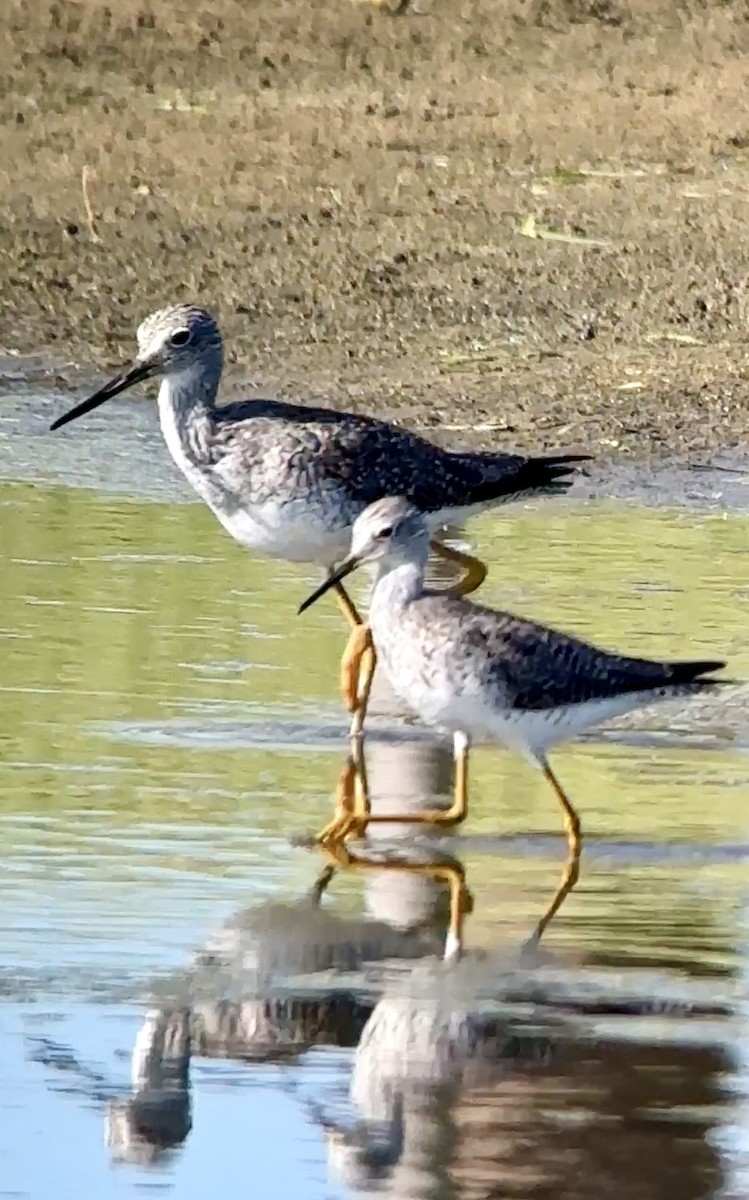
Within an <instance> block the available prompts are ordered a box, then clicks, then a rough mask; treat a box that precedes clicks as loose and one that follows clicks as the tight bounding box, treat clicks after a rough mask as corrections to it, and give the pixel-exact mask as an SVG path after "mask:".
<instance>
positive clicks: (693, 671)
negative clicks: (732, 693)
mask: <svg viewBox="0 0 749 1200" xmlns="http://www.w3.org/2000/svg"><path fill="white" fill-rule="evenodd" d="M725 665H726V664H725V663H724V662H719V661H718V660H717V659H700V660H697V661H695V662H677V663H669V664H668V667H669V678H668V682H669V683H673V684H677V685H682V684H690V683H691V684H694V685H695V687H696V688H697V689H701V688H710V687H718V686H722V685H723V684H726V683H737V682H738V681H737V680H735V679H713V678H712V675H713V672H714V671H722V670H723V669H724V667H725Z"/></svg>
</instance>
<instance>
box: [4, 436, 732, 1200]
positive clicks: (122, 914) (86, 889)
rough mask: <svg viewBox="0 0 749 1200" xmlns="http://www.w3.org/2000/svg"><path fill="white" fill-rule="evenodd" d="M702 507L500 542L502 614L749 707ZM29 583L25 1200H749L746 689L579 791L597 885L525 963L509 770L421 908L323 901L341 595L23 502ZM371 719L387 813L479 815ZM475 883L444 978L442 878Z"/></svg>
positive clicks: (525, 851) (538, 892) (575, 788)
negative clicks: (705, 672)
mask: <svg viewBox="0 0 749 1200" xmlns="http://www.w3.org/2000/svg"><path fill="white" fill-rule="evenodd" d="M71 444H73V442H72V438H71V440H70V441H66V445H68V446H69V445H71ZM84 444H88V446H89V449H90V446H91V441H90V439H89V441H88V443H86V439H85V438H84ZM133 452H134V451H133V449H132V447H131V453H133ZM144 463H147V470H146V469H145V466H144ZM144 463H141V468H142V470H141V474H143V473H145V474H146V475H149V476H150V474H151V472H153V474H154V476H156V475H158V474H159V473H160V472H162V471H163V472H166V464H165V455H164V454H163V452H162V451H161V449H160V447H158V446H157V445H156V446H152V444H151V443H148V455H147V456H146V457H145V459H144ZM100 467H101V464H100ZM8 473H10V472H9V470H8V469H7V464H6V467H5V468H3V474H6V475H7V474H8ZM26 473H27V472H24V474H26ZM89 482H90V480H89ZM139 494H140V493H139ZM678 499H679V497H674V498H673V503H672V504H671V505H670V506H663V507H659V508H657V509H655V508H647V507H643V506H634V505H626V504H624V503H622V502H616V503H613V502H611V501H606V500H604V499H593V500H582V499H581V500H579V501H576V500H575V499H571V500H570V501H568V502H565V503H557V504H554V505H545V506H541V505H538V506H533V507H527V508H522V507H521V508H519V509H515V510H513V511H512V513H511V512H510V510H507V511H506V512H505V513H504V514H502V515H501V516H498V515H496V514H495V515H490V516H487V517H485V518H483V519H482V520H481V521H477V522H476V523H475V524H474V525H472V526H471V530H470V533H471V537H472V539H474V540H475V543H476V545H477V547H478V550H479V552H480V553H481V554H482V556H484V557H485V558H486V559H487V560H488V562H489V563H490V567H491V570H490V575H489V579H488V581H487V584H486V586H485V589H484V597H483V598H486V599H487V600H488V601H489V602H491V603H495V604H501V605H505V606H507V607H510V608H514V609H516V610H518V611H522V612H523V613H525V614H527V615H532V616H536V617H539V618H542V619H546V620H549V621H552V622H554V623H557V624H559V625H562V626H564V627H567V628H569V629H571V630H574V631H577V632H579V633H581V634H583V635H589V636H591V637H594V638H595V639H596V640H598V641H600V642H601V643H603V644H608V645H611V646H615V647H621V648H622V649H626V650H629V651H632V652H634V653H638V652H641V653H644V654H650V653H652V654H657V655H663V656H664V657H665V656H672V655H673V656H696V657H722V656H725V657H726V658H727V659H728V660H729V664H730V671H731V673H732V675H734V676H735V677H736V678H739V679H741V678H749V633H748V632H747V631H748V630H749V586H748V585H747V572H746V547H747V544H749V517H747V516H745V515H741V514H734V515H731V514H730V513H729V514H726V513H724V511H723V510H722V508H721V506H720V505H719V504H718V505H715V504H713V506H712V508H710V509H707V508H704V509H695V508H692V509H691V510H689V511H687V510H686V509H683V508H679V507H677V505H676V501H677V500H678ZM0 553H1V554H2V561H1V564H0V647H1V650H0V653H1V654H2V659H1V661H2V672H1V674H0V708H1V711H2V721H1V722H0V847H1V849H0V853H1V854H2V867H3V869H2V872H1V873H0V899H1V900H2V906H1V908H0V912H1V914H2V916H1V917H0V920H1V921H2V934H3V936H2V938H1V939H0V997H1V998H2V1009H0V1062H1V1063H2V1076H3V1080H4V1085H5V1086H4V1087H3V1089H2V1093H0V1109H1V1110H2V1111H1V1112H0V1196H14V1197H15V1196H31V1197H34V1198H35V1200H36V1198H37V1197H39V1198H42V1197H48V1196H50V1197H51V1196H67V1195H71V1196H75V1197H78V1198H87V1197H92V1198H93V1197H97V1198H99V1197H107V1196H110V1195H112V1196H115V1195H120V1194H121V1195H125V1196H131V1195H132V1196H135V1195H138V1194H140V1193H141V1192H142V1191H143V1190H144V1189H148V1190H151V1189H153V1188H157V1189H159V1190H163V1191H166V1192H168V1193H169V1194H170V1195H174V1196H176V1197H179V1198H180V1200H181V1198H182V1197H184V1198H191V1197H193V1196H195V1197H198V1196H199V1197H201V1198H202V1197H205V1196H206V1195H212V1194H217V1195H221V1196H226V1197H233V1196H235V1195H236V1196H240V1195H245V1194H247V1193H248V1192H252V1193H253V1194H257V1195H262V1196H263V1197H265V1198H268V1200H272V1198H273V1197H279V1200H280V1198H281V1197H299V1198H300V1200H301V1198H304V1200H317V1198H318V1197H319V1198H320V1200H323V1198H326V1200H327V1198H329V1197H346V1196H354V1195H368V1194H373V1193H374V1192H377V1194H381V1195H389V1196H398V1197H408V1198H409V1200H417V1198H421V1197H424V1198H426V1197H430V1198H431V1197H434V1198H435V1200H436V1198H437V1197H440V1198H445V1200H450V1198H453V1197H454V1198H455V1200H483V1198H484V1197H485V1198H486V1200H489V1197H496V1196H507V1197H510V1196H518V1197H520V1196H534V1197H539V1198H541V1197H546V1196H550V1195H552V1194H553V1195H554V1196H555V1197H559V1198H565V1197H570V1198H572V1197H573V1196H574V1197H576V1198H578V1200H579V1198H581V1197H590V1198H591V1200H593V1198H594V1197H596V1198H598V1197H599V1196H600V1195H601V1194H602V1193H603V1192H604V1191H605V1192H606V1193H607V1194H608V1195H610V1196H611V1197H612V1200H629V1197H632V1200H635V1198H636V1200H647V1198H648V1197H651V1196H652V1197H656V1196H657V1197H662V1196H665V1195H669V1196H671V1195H673V1196H674V1197H679V1198H680V1200H688V1198H690V1197H695V1200H696V1198H697V1197H701V1198H702V1197H716V1198H717V1197H721V1200H723V1198H728V1197H745V1196H746V1195H747V1194H749V1167H748V1165H747V1164H748V1163H749V1157H748V1155H749V1142H748V1129H749V1125H748V1123H747V1113H748V1112H749V1108H748V1105H749V1100H748V1099H747V1080H748V1079H749V1067H748V1066H747V1045H749V1040H748V1037H749V1035H748V1034H747V1019H748V1016H747V1010H746V1001H745V998H744V997H745V992H746V971H747V918H746V900H747V888H746V880H747V859H748V858H749V827H748V825H749V822H748V820H747V815H746V814H747V802H748V801H749V756H747V748H748V747H749V725H748V723H747V705H746V699H745V693H742V690H741V689H734V690H732V691H728V692H727V693H726V694H725V696H723V697H721V698H719V699H713V698H710V699H709V700H705V701H703V702H701V703H699V704H695V705H692V706H688V705H687V706H681V707H680V706H678V705H677V706H676V707H674V706H671V707H669V708H665V707H664V708H660V709H654V710H652V711H651V712H649V713H646V714H644V715H643V716H642V717H641V718H638V719H637V720H634V721H629V722H625V723H624V724H623V725H622V726H620V727H619V728H618V729H616V730H609V731H607V732H605V733H604V732H603V731H601V732H599V733H595V734H593V735H592V736H591V737H590V738H587V739H586V740H585V741H582V742H579V743H576V744H574V745H572V746H568V747H565V748H563V749H562V750H560V751H559V753H558V754H557V756H556V766H557V769H558V772H559V774H560V776H561V777H562V779H563V780H564V782H565V784H566V785H567V787H568V790H569V791H570V793H571V795H572V796H573V798H574V799H575V800H576V802H577V803H578V805H579V809H580V812H581V815H582V819H583V826H584V830H585V834H586V845H585V853H584V857H583V864H582V877H581V881H580V883H579V885H578V887H577V888H576V889H575V891H574V892H573V893H572V894H571V895H570V896H569V897H568V898H567V900H566V902H565V903H564V905H563V907H562V909H561V910H560V912H559V914H558V916H557V918H556V920H555V922H554V923H553V924H552V926H551V927H550V928H549V930H548V931H547V933H546V936H545V938H544V940H543V942H542V945H541V948H540V949H539V950H538V951H536V952H531V951H529V949H528V947H527V945H526V939H527V938H528V936H529V934H530V933H531V931H532V930H533V928H534V926H535V923H536V922H537V920H538V919H539V917H540V916H541V914H542V913H543V911H544V909H545V907H546V905H547V903H548V902H549V901H550V899H551V897H552V895H553V893H554V890H555V887H556V884H557V880H558V878H559V875H560V872H561V871H562V868H563V865H564V860H565V849H564V841H563V837H562V834H561V827H560V820H559V814H558V811H557V809H556V807H555V803H554V799H553V797H552V796H551V795H550V793H549V792H548V790H547V788H546V786H545V785H544V783H543V780H541V779H540V778H538V777H537V776H536V775H534V773H533V772H532V771H531V770H530V769H529V768H528V767H527V766H526V765H525V764H524V763H523V762H522V761H520V760H518V759H516V758H515V757H513V756H511V755H509V754H505V753H504V752H501V751H499V750H494V749H481V750H479V751H477V752H476V753H475V754H474V756H473V760H472V763H473V766H472V772H473V773H472V780H471V812H470V817H469V821H468V822H467V824H466V826H465V828H464V830H463V831H461V832H458V833H457V834H454V835H451V836H442V837H440V838H435V837H433V838H431V839H430V838H429V837H424V836H421V837H420V838H419V839H417V842H418V849H419V857H418V864H419V865H418V869H415V870H414V869H412V870H410V871H406V870H398V869H388V870H384V869H383V870H379V871H378V870H371V869H370V870H349V869H345V868H341V869H339V870H338V871H337V873H336V874H335V875H334V876H333V878H332V880H331V881H330V885H329V887H328V889H327V891H326V893H325V895H324V897H323V899H322V902H321V905H320V907H319V908H316V907H315V906H314V904H313V903H312V901H311V899H310V898H309V891H310V889H311V888H312V887H313V885H314V882H315V880H316V878H317V877H318V876H319V874H320V872H321V871H322V870H323V868H324V866H325V862H324V860H323V858H322V856H321V855H320V854H319V853H318V852H317V851H310V850H308V849H305V848H303V847H300V846H298V845H294V844H293V839H294V838H295V837H297V836H299V835H304V834H308V833H310V832H314V831H315V830H316V829H318V828H319V827H320V826H321V825H322V824H324V822H325V821H326V820H327V819H328V816H329V814H330V808H331V798H332V795H333V792H334V789H335V787H336V783H337V781H338V779H339V776H340V775H341V772H342V770H343V769H344V767H345V741H344V737H343V733H344V722H343V719H342V714H341V711H340V706H339V702H338V696H337V691H336V674H337V668H336V660H337V655H338V654H339V652H340V649H341V646H342V642H343V637H344V634H343V631H342V629H341V626H340V622H339V618H338V616H337V614H336V612H335V610H334V609H333V607H332V605H331V606H329V607H325V606H323V605H321V606H319V607H317V608H315V609H313V610H312V611H311V612H310V613H309V614H306V615H305V617H304V618H297V617H295V616H294V612H295V609H296V605H297V603H298V602H299V601H300V600H301V599H302V598H303V596H304V595H305V592H306V590H308V589H309V585H310V582H311V581H312V580H313V578H314V576H313V575H312V574H311V573H305V571H304V570H303V569H296V568H294V569H292V568H291V567H286V566H284V565H279V564H272V565H271V564H267V563H262V562H259V561H255V560H253V559H252V558H250V557H249V556H248V555H246V554H244V553H242V552H241V551H240V550H239V549H238V548H237V547H235V546H234V545H233V544H232V543H231V542H230V540H229V539H228V538H227V537H226V536H225V535H224V534H223V532H222V531H221V530H220V528H219V527H218V526H217V525H216V524H215V522H214V521H213V519H212V517H211V515H210V514H209V513H208V512H207V511H205V510H204V509H203V508H202V507H201V506H199V505H193V504H180V503H172V502H169V503H167V502H163V503H159V502H153V501H148V502H147V501H144V500H142V499H138V498H137V495H134V496H133V498H130V499H116V498H112V496H111V495H107V494H106V493H105V492H103V491H99V490H95V489H91V490H82V489H76V488H72V487H68V486H62V485H55V486H53V485H50V484H42V483H37V484H33V483H28V482H27V483H13V482H7V483H5V484H3V485H2V486H0ZM376 707H377V710H378V714H377V715H376V718H375V720H373V722H372V726H371V729H372V732H371V736H370V738H369V743H368V748H367V769H368V775H369V783H370V787H371V791H372V799H373V805H374V807H375V810H376V809H377V806H378V805H379V807H380V810H381V811H382V810H387V811H390V810H392V809H393V808H396V807H397V808H404V807H406V806H410V807H411V808H414V809H416V808H419V807H423V806H424V805H425V804H427V803H429V802H430V801H431V800H433V798H434V795H435V794H437V795H447V793H448V791H449V786H450V762H449V757H448V756H447V754H446V751H445V749H444V747H443V746H441V745H440V744H439V743H438V742H436V741H435V740H434V739H433V738H432V737H431V735H425V733H424V731H423V730H421V729H419V727H418V726H415V725H413V724H410V723H404V721H403V719H402V716H401V715H400V714H399V713H398V711H397V709H396V708H395V707H394V705H393V703H392V701H391V699H390V698H389V697H388V696H387V694H386V693H385V691H384V689H382V688H381V689H380V694H379V697H378V700H377V705H376ZM412 834H413V831H410V832H409V829H408V827H406V828H405V829H404V828H398V827H395V826H391V827H380V830H379V832H378V833H377V834H376V835H374V834H373V835H372V837H373V839H374V837H375V836H376V837H378V838H379V839H384V840H385V843H386V844H387V846H388V847H390V848H391V849H392V847H393V842H394V841H395V840H396V839H397V843H398V845H400V847H401V853H402V856H404V857H407V855H406V850H407V849H408V848H409V847H410V846H411V845H412V844H413V838H412ZM430 847H431V849H430ZM453 859H454V860H455V862H456V863H457V866H456V870H457V869H458V868H462V869H464V871H465V878H466V883H467V886H468V888H469V890H470V893H471V896H472V911H471V912H470V913H469V914H468V915H467V917H466V921H465V941H466V947H467V953H466V955H465V957H464V959H463V960H461V961H460V962H459V963H457V964H454V965H452V966H450V967H444V966H442V965H441V964H440V961H439V956H440V952H441V947H442V944H443V939H444V930H445V922H446V919H447V906H446V896H447V889H446V886H445V881H444V877H441V878H432V877H429V876H428V874H426V873H425V871H424V869H423V867H424V863H425V862H429V861H432V860H434V861H437V860H439V861H440V862H441V863H442V864H443V866H444V865H445V864H447V867H448V874H449V869H450V863H451V861H452V860H453ZM411 866H412V867H413V866H414V862H413V861H412V862H411ZM443 876H444V873H443ZM225 922H228V923H229V924H228V926H227V928H226V929H225V930H224V932H223V934H220V935H219V934H217V931H220V929H221V927H222V925H223V924H224V923H225ZM212 938H213V941H211V939H212ZM208 943H209V945H208V948H207V949H205V951H204V953H203V956H202V958H201V957H198V959H195V958H194V955H195V954H196V953H198V954H199V952H200V949H201V947H206V944H208ZM149 1014H150V1015H149ZM188 1029H189V1030H190V1031H191V1034H192V1037H193V1043H192V1055H191V1056H190V1054H189V1044H188V1038H187V1031H188ZM134 1051H136V1063H135V1065H136V1070H135V1076H136V1087H135V1092H133V1088H132V1083H131V1070H132V1063H131V1059H132V1056H133V1053H134ZM107 1123H108V1125H109V1130H110V1133H109V1138H110V1142H111V1143H113V1144H111V1145H109V1146H106V1145H105V1128H106V1127H107ZM168 1146H171V1147H172V1148H171V1149H168V1148H166V1149H165V1147H168Z"/></svg>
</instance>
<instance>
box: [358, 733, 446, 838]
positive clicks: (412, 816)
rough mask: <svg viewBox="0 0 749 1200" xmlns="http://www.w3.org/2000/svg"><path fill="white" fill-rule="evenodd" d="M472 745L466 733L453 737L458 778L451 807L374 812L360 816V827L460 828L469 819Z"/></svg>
mask: <svg viewBox="0 0 749 1200" xmlns="http://www.w3.org/2000/svg"><path fill="white" fill-rule="evenodd" d="M469 747H470V742H469V740H468V738H467V737H466V735H465V734H463V733H456V734H455V735H454V738H453V748H454V761H455V779H454V783H453V801H452V804H451V805H450V807H449V808H425V809H422V810H421V811H420V812H409V813H394V814H393V813H374V814H373V815H368V816H366V817H358V821H359V824H363V825H364V826H365V827H366V826H367V825H371V824H384V823H386V822H387V823H394V822H401V823H402V824H408V825H441V826H447V827H450V826H452V825H460V823H461V821H465V819H466V817H467V816H468V750H469Z"/></svg>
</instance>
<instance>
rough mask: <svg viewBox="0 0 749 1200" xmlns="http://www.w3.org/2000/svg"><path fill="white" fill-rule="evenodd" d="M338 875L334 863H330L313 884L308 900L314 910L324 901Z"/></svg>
mask: <svg viewBox="0 0 749 1200" xmlns="http://www.w3.org/2000/svg"><path fill="white" fill-rule="evenodd" d="M335 873H336V868H335V867H334V866H333V864H332V863H328V864H327V865H326V866H325V867H323V869H322V871H321V872H320V874H319V875H318V877H317V879H316V880H315V882H314V883H313V884H312V887H311V888H310V890H309V892H308V893H307V898H308V900H309V902H310V904H311V905H312V907H313V908H317V907H318V906H319V904H320V901H321V900H322V898H323V896H324V895H325V892H326V891H327V890H328V885H329V883H330V881H331V879H332V878H333V876H334V875H335Z"/></svg>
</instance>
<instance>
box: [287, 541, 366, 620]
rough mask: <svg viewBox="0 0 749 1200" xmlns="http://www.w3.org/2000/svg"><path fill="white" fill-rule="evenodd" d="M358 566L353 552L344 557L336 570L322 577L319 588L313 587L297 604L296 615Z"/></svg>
mask: <svg viewBox="0 0 749 1200" xmlns="http://www.w3.org/2000/svg"><path fill="white" fill-rule="evenodd" d="M358 566H359V559H358V558H356V557H354V555H353V554H351V555H349V557H348V558H344V560H343V562H342V563H341V565H340V567H339V568H338V570H337V571H333V573H332V574H331V575H329V576H328V578H327V579H324V580H323V582H322V583H321V584H320V586H319V588H315V590H314V592H313V593H312V595H311V596H308V597H307V599H306V600H305V601H304V603H303V604H300V605H299V608H298V609H297V615H301V614H302V613H303V612H305V610H306V609H308V608H309V607H310V606H311V605H312V604H314V603H315V602H316V601H317V600H319V599H320V597H321V596H324V595H325V593H326V592H329V591H330V589H331V588H332V587H335V585H336V584H337V583H340V582H341V581H342V580H343V579H345V578H346V576H347V575H350V574H351V572H352V571H355V570H356V568H357V567H358Z"/></svg>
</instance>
